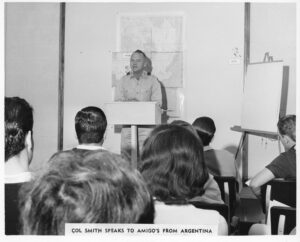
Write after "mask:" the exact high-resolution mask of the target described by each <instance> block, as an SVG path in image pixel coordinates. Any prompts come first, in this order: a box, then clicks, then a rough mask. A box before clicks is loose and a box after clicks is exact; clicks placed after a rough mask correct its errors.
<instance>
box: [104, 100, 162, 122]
mask: <svg viewBox="0 0 300 242" xmlns="http://www.w3.org/2000/svg"><path fill="white" fill-rule="evenodd" d="M105 114H106V117H107V122H108V123H109V124H117V125H156V124H160V123H161V110H160V107H159V106H158V104H157V103H156V102H112V103H106V104H105Z"/></svg>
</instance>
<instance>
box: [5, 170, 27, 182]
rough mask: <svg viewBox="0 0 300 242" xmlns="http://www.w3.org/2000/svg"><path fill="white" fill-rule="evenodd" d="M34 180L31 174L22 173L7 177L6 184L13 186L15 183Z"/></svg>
mask: <svg viewBox="0 0 300 242" xmlns="http://www.w3.org/2000/svg"><path fill="white" fill-rule="evenodd" d="M31 179H32V174H31V172H29V171H27V172H22V173H18V174H13V175H5V177H4V182H5V184H13V183H23V182H28V181H30V180H31Z"/></svg>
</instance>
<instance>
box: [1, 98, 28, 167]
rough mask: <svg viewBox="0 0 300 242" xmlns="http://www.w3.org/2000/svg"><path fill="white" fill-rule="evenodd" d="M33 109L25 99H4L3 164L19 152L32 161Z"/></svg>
mask: <svg viewBox="0 0 300 242" xmlns="http://www.w3.org/2000/svg"><path fill="white" fill-rule="evenodd" d="M32 128H33V109H32V107H31V106H30V105H29V104H28V102H27V101H26V100H25V99H22V98H19V97H5V162H7V161H8V160H10V159H11V158H12V157H16V156H18V155H19V154H20V153H21V152H22V153H24V155H25V156H22V157H27V160H28V163H29V162H30V161H31V159H32V154H33V152H32V150H33V140H32Z"/></svg>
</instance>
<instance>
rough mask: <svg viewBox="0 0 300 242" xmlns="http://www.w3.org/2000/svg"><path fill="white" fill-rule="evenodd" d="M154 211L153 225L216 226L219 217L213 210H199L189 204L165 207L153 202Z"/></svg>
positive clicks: (160, 203) (162, 204)
mask: <svg viewBox="0 0 300 242" xmlns="http://www.w3.org/2000/svg"><path fill="white" fill-rule="evenodd" d="M155 211H156V216H155V223H166V224H168V223H175V224H176V223H177V224H178V223H181V224H204V223H205V224H216V223H218V221H219V216H220V214H219V213H218V212H217V211H215V210H206V209H200V208H196V207H194V206H193V205H190V204H186V205H166V204H164V203H162V202H155ZM201 218H203V219H201Z"/></svg>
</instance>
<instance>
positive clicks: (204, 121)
mask: <svg viewBox="0 0 300 242" xmlns="http://www.w3.org/2000/svg"><path fill="white" fill-rule="evenodd" d="M193 127H194V128H195V130H196V132H197V134H198V136H199V138H200V139H201V140H202V142H203V145H204V146H208V145H209V144H210V142H211V141H212V139H213V137H214V135H215V132H216V126H215V123H214V121H213V120H212V119H211V118H209V117H199V118H197V119H196V120H195V121H194V122H193Z"/></svg>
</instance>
